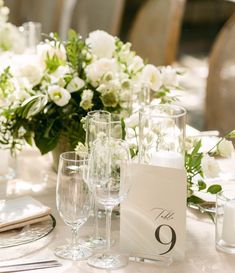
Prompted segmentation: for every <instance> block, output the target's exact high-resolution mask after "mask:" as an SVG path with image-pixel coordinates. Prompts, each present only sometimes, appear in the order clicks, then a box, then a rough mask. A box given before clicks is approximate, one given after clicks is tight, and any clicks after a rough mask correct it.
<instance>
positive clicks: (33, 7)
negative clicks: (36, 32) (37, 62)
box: [5, 0, 125, 39]
mask: <svg viewBox="0 0 235 273" xmlns="http://www.w3.org/2000/svg"><path fill="white" fill-rule="evenodd" d="M5 3H6V5H7V6H8V7H9V8H10V11H11V12H10V22H12V23H14V24H16V25H21V24H22V23H24V22H27V21H34V22H41V23H42V32H43V33H50V32H58V33H59V35H60V36H61V38H62V39H66V36H67V31H68V29H69V28H71V27H72V28H74V29H75V30H77V31H78V32H79V33H80V34H81V35H82V36H87V34H88V33H89V32H91V31H93V30H96V29H102V30H105V31H107V32H109V33H110V34H112V35H119V29H120V24H121V19H122V14H123V9H124V4H125V0H17V1H16V0H5Z"/></svg>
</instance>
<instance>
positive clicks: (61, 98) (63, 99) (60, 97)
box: [47, 85, 71, 106]
mask: <svg viewBox="0 0 235 273" xmlns="http://www.w3.org/2000/svg"><path fill="white" fill-rule="evenodd" d="M47 92H48V94H49V97H50V99H51V100H52V101H53V102H54V103H55V104H57V105H58V106H64V105H66V104H67V103H68V102H69V100H70V98H71V95H70V93H69V92H68V91H67V90H66V89H64V88H62V87H61V86H59V85H51V86H49V87H48V91H47Z"/></svg>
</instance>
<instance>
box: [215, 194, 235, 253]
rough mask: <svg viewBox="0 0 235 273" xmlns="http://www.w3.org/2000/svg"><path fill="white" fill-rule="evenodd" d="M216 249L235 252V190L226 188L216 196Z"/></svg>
mask: <svg viewBox="0 0 235 273" xmlns="http://www.w3.org/2000/svg"><path fill="white" fill-rule="evenodd" d="M215 242H216V249H218V250H220V251H223V252H226V253H230V254H235V190H224V191H221V192H219V193H217V196H216V217H215Z"/></svg>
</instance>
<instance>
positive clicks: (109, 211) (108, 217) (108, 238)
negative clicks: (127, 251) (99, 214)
mask: <svg viewBox="0 0 235 273" xmlns="http://www.w3.org/2000/svg"><path fill="white" fill-rule="evenodd" d="M112 210H113V208H106V241H107V245H106V247H107V252H109V251H110V247H111V216H112Z"/></svg>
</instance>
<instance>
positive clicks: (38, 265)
mask: <svg viewBox="0 0 235 273" xmlns="http://www.w3.org/2000/svg"><path fill="white" fill-rule="evenodd" d="M58 266H62V264H61V263H59V262H58V261H57V260H48V261H40V262H31V263H22V264H13V265H2V266H0V273H10V272H20V271H29V270H36V269H44V268H50V267H58Z"/></svg>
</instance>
